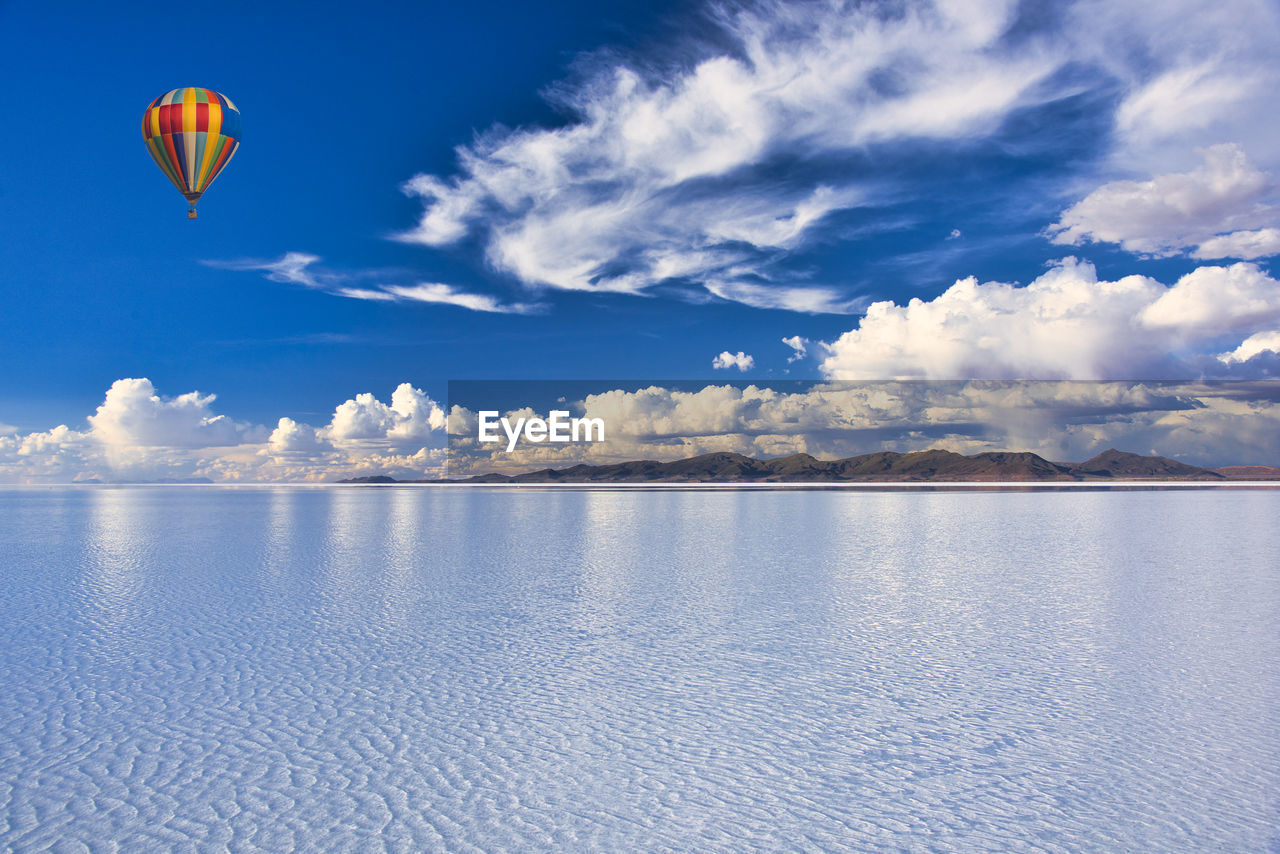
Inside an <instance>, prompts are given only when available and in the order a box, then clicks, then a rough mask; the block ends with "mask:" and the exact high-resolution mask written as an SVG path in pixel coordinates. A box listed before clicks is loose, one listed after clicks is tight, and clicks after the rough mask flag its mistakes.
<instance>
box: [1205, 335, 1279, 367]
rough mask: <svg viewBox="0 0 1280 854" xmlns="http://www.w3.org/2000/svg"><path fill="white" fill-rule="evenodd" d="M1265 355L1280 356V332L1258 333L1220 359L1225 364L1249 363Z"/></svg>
mask: <svg viewBox="0 0 1280 854" xmlns="http://www.w3.org/2000/svg"><path fill="white" fill-rule="evenodd" d="M1265 353H1270V354H1272V355H1280V330H1275V329H1273V330H1270V331H1268V332H1258V333H1256V334H1254V335H1250V336H1249V337H1248V338H1246V339H1244V340H1243V341H1241V342H1240V346H1239V347H1237V348H1236V349H1234V350H1232V351H1231V352H1230V353H1223V354H1222V355H1221V356H1219V357H1218V358H1219V359H1221V360H1222V361H1224V362H1228V363H1230V362H1248V361H1250V360H1252V359H1254V358H1256V357H1258V356H1261V355H1263V354H1265Z"/></svg>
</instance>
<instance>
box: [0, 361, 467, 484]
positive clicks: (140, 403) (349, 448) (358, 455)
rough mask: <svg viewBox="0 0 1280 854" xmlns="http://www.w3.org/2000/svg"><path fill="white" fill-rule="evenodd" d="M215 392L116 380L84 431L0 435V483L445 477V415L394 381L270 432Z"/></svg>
mask: <svg viewBox="0 0 1280 854" xmlns="http://www.w3.org/2000/svg"><path fill="white" fill-rule="evenodd" d="M213 402H214V396H213V395H202V394H200V393H198V392H190V393H188V394H183V395H178V396H177V397H173V398H167V397H163V396H161V395H159V394H157V393H156V391H155V389H154V387H153V386H152V384H151V382H150V381H149V380H147V379H122V380H117V381H116V382H115V383H113V384H112V386H111V388H110V389H108V391H107V394H106V397H105V399H104V401H103V403H102V404H101V405H100V406H99V407H98V408H97V411H96V412H95V413H94V414H93V415H90V416H89V417H88V418H87V419H86V427H85V429H83V430H75V429H72V428H70V427H68V426H66V425H59V426H58V427H55V428H53V429H52V430H46V431H41V432H35V433H29V434H26V435H14V436H3V435H0V481H10V482H12V481H17V482H40V481H50V480H52V481H58V482H67V481H72V480H77V479H78V480H85V479H88V478H98V479H101V480H104V481H121V480H126V481H127V480H155V479H163V478H186V477H205V478H209V479H211V480H215V481H308V480H310V481H331V480H335V479H338V478H341V477H347V476H356V475H361V474H391V475H393V476H397V477H407V478H421V477H429V476H430V477H436V476H440V475H442V474H443V470H444V469H443V466H444V455H445V454H444V448H443V443H444V425H445V414H444V411H443V410H442V409H441V408H440V406H439V405H438V404H436V403H435V401H433V400H431V398H430V397H428V396H427V395H426V394H424V393H423V392H422V391H421V390H420V389H417V388H414V387H413V386H412V385H411V384H409V383H402V384H401V385H400V386H399V387H397V388H396V390H395V391H394V392H393V393H392V395H391V401H390V403H389V404H387V403H383V402H382V401H380V400H378V399H377V398H376V397H375V396H373V395H372V394H359V395H356V396H355V397H354V398H351V399H350V400H347V401H345V402H344V403H341V404H339V405H338V406H337V407H336V408H335V410H334V414H333V417H332V418H331V419H330V420H329V423H328V424H326V425H324V426H322V427H319V428H317V427H313V426H311V425H308V424H303V423H300V422H298V421H295V420H294V419H292V418H289V417H283V418H280V419H279V420H278V422H277V424H276V427H275V428H274V429H268V428H267V427H264V426H261V425H253V424H245V423H241V422H237V421H233V420H232V419H229V418H228V417H227V416H225V415H220V414H218V413H216V412H214V411H213V409H212V404H213Z"/></svg>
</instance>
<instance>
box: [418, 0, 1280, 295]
mask: <svg viewBox="0 0 1280 854" xmlns="http://www.w3.org/2000/svg"><path fill="white" fill-rule="evenodd" d="M711 17H712V19H713V21H714V23H715V25H716V28H717V34H716V40H715V43H716V44H717V45H718V47H716V48H708V47H707V46H706V44H705V43H704V44H701V45H695V44H692V43H691V42H689V43H685V44H682V45H679V46H678V47H676V48H673V51H674V52H676V53H678V54H680V55H681V56H682V58H683V61H679V62H674V63H665V64H663V63H656V62H646V61H644V60H641V59H639V58H633V59H629V60H619V59H618V58H617V55H616V54H609V55H602V56H601V57H597V58H596V59H595V60H594V62H588V63H586V65H587V67H588V69H589V70H588V71H587V72H586V73H585V74H584V75H583V79H582V80H581V81H579V82H576V83H568V84H563V85H560V86H558V87H554V88H553V90H552V91H551V97H552V98H553V100H554V101H555V102H556V103H557V105H558V106H560V107H562V108H563V109H564V110H565V111H566V113H567V114H568V116H569V118H568V120H567V121H566V122H565V124H563V125H562V126H560V127H551V128H536V127H535V128H520V129H515V130H510V129H505V128H501V127H495V128H493V129H491V130H490V131H488V132H486V133H484V134H482V135H481V136H480V138H479V139H478V140H477V141H475V142H473V143H471V144H468V145H464V146H461V147H459V149H458V169H457V171H456V172H455V173H454V174H452V175H429V174H420V175H417V176H415V177H414V178H412V179H411V180H410V181H408V182H407V183H406V184H405V187H404V189H405V191H406V192H407V193H408V194H410V195H413V196H416V197H418V198H420V199H421V200H422V202H423V211H422V215H421V217H420V219H419V221H418V223H417V225H416V226H415V227H414V228H412V229H409V230H408V231H406V232H405V233H403V234H402V235H400V238H401V239H403V240H406V241H409V242H416V243H421V244H425V245H428V246H437V247H438V246H449V245H453V244H456V243H459V242H460V241H462V240H463V239H464V238H468V237H469V238H474V239H475V240H477V241H478V243H479V244H480V245H481V246H482V247H483V251H484V254H485V258H486V260H487V261H488V263H489V264H490V265H491V266H492V267H493V268H495V269H496V270H498V271H500V272H503V273H506V274H509V275H511V276H513V277H514V278H515V279H517V280H518V281H520V282H522V283H524V284H526V285H529V286H531V287H545V288H554V289H562V290H573V291H594V292H625V293H639V292H643V291H646V290H648V289H650V288H653V287H655V286H656V285H659V284H661V283H664V282H671V281H677V282H681V283H684V284H687V285H692V286H694V287H699V288H705V289H707V290H708V291H710V292H711V293H712V294H714V295H715V296H717V297H719V298H721V299H728V300H733V301H737V302H742V303H744V304H747V305H751V306H755V307H760V308H780V309H786V310H797V311H806V312H812V313H820V312H821V313H825V312H851V311H858V310H860V309H861V308H862V307H863V305H862V304H859V303H857V302H855V301H854V300H853V299H851V297H850V295H849V293H848V291H849V290H850V287H849V286H842V285H828V286H826V287H825V288H822V289H815V288H813V287H812V286H811V285H808V284H807V283H806V282H805V281H803V277H801V278H800V280H799V281H797V276H796V275H795V274H794V273H793V272H791V269H792V265H793V262H794V260H795V258H796V257H797V256H798V255H802V254H803V252H804V251H805V250H806V249H808V248H810V247H812V246H813V245H814V244H815V243H817V242H820V241H822V240H825V239H829V238H831V235H832V233H833V230H834V223H835V222H836V220H837V219H838V217H837V215H838V214H840V213H841V212H843V211H851V210H853V209H866V210H868V211H870V210H876V209H877V208H879V207H880V206H883V205H886V204H887V203H888V201H889V200H890V199H892V200H893V201H895V202H903V201H909V200H915V201H918V202H922V203H924V202H927V200H928V199H929V198H931V196H932V195H933V194H935V193H936V192H937V191H938V189H939V185H938V183H937V182H928V183H926V182H923V181H919V180H916V179H915V178H913V177H911V170H910V169H908V168H905V167H904V165H903V164H902V163H901V162H899V161H897V160H895V158H898V157H901V152H902V151H904V150H909V151H911V152H913V153H914V154H915V155H917V156H920V157H924V158H926V159H928V158H930V157H934V158H937V157H942V156H943V155H945V156H946V157H947V158H948V159H949V161H950V162H952V163H954V162H956V161H957V158H962V157H963V156H964V155H963V154H962V153H960V149H959V148H958V146H959V147H961V148H962V147H963V146H964V145H965V144H969V143H972V142H974V141H977V140H984V139H995V138H997V137H999V135H1000V134H1002V133H1004V132H1006V130H1007V126H1008V124H1009V123H1010V122H1011V121H1013V120H1014V119H1015V118H1016V117H1018V116H1019V115H1023V116H1025V114H1026V112H1027V111H1028V110H1034V109H1038V108H1042V107H1046V106H1047V105H1052V104H1054V103H1057V102H1066V101H1069V100H1071V99H1075V98H1081V97H1089V98H1092V99H1093V101H1092V103H1093V105H1094V106H1093V108H1094V110H1095V111H1096V112H1098V113H1099V115H1098V121H1097V123H1096V124H1095V125H1094V126H1093V127H1091V128H1090V129H1089V130H1088V134H1087V135H1092V136H1097V135H1098V134H1099V132H1101V133H1102V134H1103V137H1102V141H1101V142H1100V143H1099V146H1098V148H1099V150H1100V151H1101V152H1102V153H1103V154H1104V155H1107V152H1108V149H1109V150H1110V154H1109V156H1104V157H1103V161H1102V163H1100V164H1097V170H1096V171H1097V172H1098V174H1099V175H1103V174H1106V173H1107V172H1108V170H1111V171H1113V172H1114V170H1115V169H1116V168H1121V169H1124V168H1128V169H1132V168H1134V165H1135V163H1146V164H1147V165H1148V166H1152V165H1157V164H1164V163H1167V162H1173V161H1177V160H1178V158H1185V156H1186V155H1187V153H1188V152H1189V151H1190V150H1191V148H1192V147H1194V146H1196V145H1200V146H1208V145H1215V144H1224V143H1237V144H1243V145H1244V146H1245V147H1246V148H1248V149H1250V150H1256V149H1257V148H1258V147H1259V146H1260V145H1261V144H1262V141H1263V140H1270V139H1273V138H1274V134H1271V133H1269V131H1271V130H1273V129H1277V128H1278V127H1280V122H1278V121H1277V120H1276V119H1275V118H1274V114H1275V113H1276V112H1277V111H1276V110H1274V109H1271V108H1272V107H1274V106H1275V91H1276V89H1277V86H1276V85H1273V84H1276V83H1277V82H1278V81H1280V77H1278V75H1277V71H1276V66H1275V64H1274V62H1272V60H1271V58H1272V57H1273V56H1274V52H1275V48H1276V46H1277V34H1280V24H1278V23H1277V15H1276V11H1275V9H1274V8H1273V6H1272V4H1269V3H1268V2H1266V0H1224V2H1222V3H1220V4H1216V5H1215V7H1214V8H1213V9H1212V10H1206V9H1205V8H1204V7H1203V4H1202V3H1191V2H1184V0H1174V2H1170V3H1166V4H1158V5H1155V6H1152V5H1150V4H1139V3H1132V2H1114V1H1113V0H1107V2H1102V0H1077V2H1068V3H1062V4H1052V5H1046V4H1037V3H1028V2H1014V0H1008V2H982V3H974V2H967V1H966V0H937V2H931V0H908V2H906V3H897V4H877V3H854V2H842V0H828V2H819V3H811V4H788V3H780V2H755V3H744V4H736V5H733V6H727V7H726V6H718V7H713V11H712V12H711ZM1188 20H1195V22H1196V25H1195V26H1194V27H1188V26H1186V21H1188ZM1023 124H1024V125H1025V126H1035V125H1037V124H1038V125H1039V126H1040V128H1041V130H1040V131H1039V133H1040V136H1041V137H1043V138H1044V139H1045V140H1048V139H1049V138H1050V137H1055V138H1056V137H1057V136H1060V135H1061V134H1062V133H1075V132H1076V130H1072V129H1069V128H1063V127H1061V126H1060V125H1058V124H1056V123H1054V122H1051V121H1041V122H1036V123H1029V122H1026V121H1024V122H1023ZM1077 130H1078V129H1077ZM1028 133H1032V134H1033V135H1034V132H1028ZM1081 133H1083V132H1081ZM1006 151H1007V152H1008V153H1009V154H1011V155H1013V156H1015V157H1016V156H1017V151H1018V148H1017V147H1009V148H1007V149H1006ZM884 164H893V165H894V167H895V168H890V169H883V170H882V169H881V168H880V167H881V166H882V165H884ZM1091 168H1092V167H1090V166H1089V165H1088V164H1084V165H1083V167H1078V169H1077V171H1078V172H1079V173H1080V174H1078V175H1077V176H1076V179H1078V180H1080V181H1082V182H1084V181H1088V180H1089V178H1088V176H1087V173H1088V172H1089V171H1090V169H1091ZM1095 185H1096V184H1095ZM1122 190H1124V188H1122V187H1111V188H1110V189H1109V190H1108V192H1109V193H1111V194H1112V195H1114V194H1115V193H1118V192H1121V191H1122ZM1242 191H1243V192H1245V193H1246V194H1247V192H1248V190H1247V188H1244V189H1243V190H1242ZM1104 195H1105V194H1104ZM1086 201H1087V200H1086ZM1131 201H1133V204H1135V205H1136V204H1138V202H1137V201H1136V200H1131ZM1082 204H1083V205H1084V207H1083V208H1079V209H1077V210H1075V214H1079V215H1080V216H1079V220H1080V221H1078V222H1077V221H1074V220H1072V219H1071V217H1066V218H1064V222H1063V224H1062V226H1061V229H1060V232H1061V233H1062V234H1063V235H1065V239H1067V240H1076V239H1100V240H1101V239H1108V238H1105V237H1102V236H1101V235H1102V234H1104V233H1111V232H1113V231H1115V228H1113V227H1112V226H1113V224H1109V223H1107V222H1098V223H1093V222H1092V220H1093V219H1099V218H1100V217H1102V214H1101V213H1097V212H1095V214H1094V215H1093V216H1092V217H1089V216H1085V215H1086V214H1088V213H1089V208H1090V207H1091V206H1092V205H1091V204H1085V203H1083V202H1082ZM1235 213H1237V214H1238V213H1239V212H1235ZM1223 217H1225V219H1227V220H1231V221H1233V222H1244V221H1246V220H1248V219H1249V217H1247V216H1242V215H1241V216H1234V219H1233V218H1232V217H1233V215H1232V214H1231V213H1229V212H1225V211H1223V212H1222V217H1220V218H1223ZM883 219H884V220H885V221H887V220H888V218H887V217H886V218H883ZM1255 219H1256V218H1255ZM1091 225H1096V227H1091ZM1230 227H1231V228H1234V229H1236V230H1237V231H1239V229H1242V228H1246V226H1242V225H1230ZM1247 227H1248V228H1254V229H1256V228H1259V227H1260V226H1258V225H1253V226H1247ZM1122 230H1123V229H1122ZM1222 232H1223V229H1222V228H1219V230H1218V231H1213V232H1204V233H1197V235H1196V236H1198V237H1200V238H1201V239H1200V240H1199V241H1198V245H1200V246H1201V247H1202V248H1201V250H1200V251H1201V253H1202V254H1201V257H1210V255H1208V254H1205V253H1211V252H1222V253H1223V254H1222V255H1218V256H1213V257H1261V255H1258V254H1245V253H1246V252H1248V253H1258V252H1262V251H1265V250H1266V247H1267V246H1269V245H1270V243H1271V235H1270V233H1269V232H1264V233H1261V234H1255V235H1254V236H1253V237H1252V238H1250V239H1246V235H1244V234H1243V233H1240V234H1236V235H1235V236H1234V237H1233V238H1232V240H1230V241H1228V242H1224V240H1225V235H1224V234H1223V233H1222ZM874 233H875V230H874V228H872V229H871V230H870V231H868V232H866V233H864V234H863V235H862V238H863V239H866V238H868V237H870V236H872V235H874ZM961 233H962V230H961V229H959V228H957V229H954V230H952V231H951V232H950V235H951V236H952V237H953V238H954V237H957V236H959V235H960V234H961ZM1117 233H1118V232H1117ZM1159 237H1160V235H1153V236H1146V235H1141V234H1139V235H1137V236H1135V237H1133V238H1129V237H1127V235H1125V236H1123V237H1122V239H1129V240H1130V241H1131V242H1133V243H1134V245H1147V244H1151V245H1154V246H1156V247H1164V246H1166V245H1168V243H1167V241H1164V240H1161V239H1157V238H1159ZM1183 237H1184V238H1185V237H1186V235H1183ZM1217 238H1223V239H1217ZM1215 240H1216V242H1215ZM1146 251H1162V250H1161V249H1160V248H1157V249H1155V250H1146ZM770 292H778V294H777V295H775V296H771V295H770ZM685 293H687V291H685Z"/></svg>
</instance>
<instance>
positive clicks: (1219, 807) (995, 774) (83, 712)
mask: <svg viewBox="0 0 1280 854" xmlns="http://www.w3.org/2000/svg"><path fill="white" fill-rule="evenodd" d="M1277 519H1280V491H1179V492H1169V491H1150V492H1146V491H1144V492H1052V491H1051V492H981V493H977V492H955V493H916V492H892V493H878V492H800V493H783V492H693V491H686V492H644V493H640V492H607V491H606V492H592V491H586V492H584V491H555V490H538V491H528V492H524V491H503V490H484V489H472V490H448V489H356V488H351V489H327V490H314V489H291V488H280V489H270V490H238V491H237V490H221V489H187V488H181V487H174V488H168V487H163V488H156V487H152V488H118V489H117V488H64V489H11V490H3V491H0V571H2V572H3V580H4V595H3V597H0V849H3V850H15V851H43V850H55V851H127V852H145V851H222V850H228V849H229V850H233V851H271V852H283V851H290V850H298V851H326V852H340V851H358V852H374V851H383V850H385V851H406V852H416V851H432V850H442V851H451V852H452V851H464V852H465V851H504V850H507V851H527V850H538V849H555V850H568V851H574V850H579V851H632V850H697V851H732V852H740V851H745V850H754V849H766V850H789V851H790V850H833V849H845V850H847V849H854V850H876V851H881V850H907V851H934V850H939V851H941V850H946V851H950V850H958V851H997V850H998V851H1083V850H1090V851H1266V850H1278V849H1280V831H1277V827H1280V532H1278V531H1277V526H1276V520H1277Z"/></svg>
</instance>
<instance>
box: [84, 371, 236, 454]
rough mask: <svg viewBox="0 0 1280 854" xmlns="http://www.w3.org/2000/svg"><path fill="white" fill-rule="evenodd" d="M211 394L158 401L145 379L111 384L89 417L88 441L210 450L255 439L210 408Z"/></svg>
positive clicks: (124, 380) (125, 447) (118, 444)
mask: <svg viewBox="0 0 1280 854" xmlns="http://www.w3.org/2000/svg"><path fill="white" fill-rule="evenodd" d="M215 399H216V396H215V395H212V394H208V395H202V394H200V393H199V392H196V391H193V392H189V393H188V394H182V395H179V396H177V397H174V398H162V397H160V396H159V395H157V394H156V391H155V387H154V386H152V385H151V381H150V380H148V379H145V378H143V379H123V380H116V381H115V382H114V383H112V384H111V388H109V389H108V390H107V396H106V399H105V400H104V401H103V402H102V405H101V406H99V407H98V411H97V412H96V413H95V414H93V415H90V416H89V424H90V427H91V431H90V432H91V433H92V435H93V437H94V438H95V439H96V440H97V441H99V442H101V443H102V444H104V445H107V446H109V447H112V448H123V449H130V450H134V449H139V448H148V447H167V448H209V447H214V446H217V445H234V444H238V443H240V442H241V441H245V440H246V439H251V438H257V435H258V433H260V431H259V430H256V429H255V428H253V427H250V426H249V425H245V424H240V423H237V422H235V421H232V420H231V419H229V418H227V417H226V416H225V415H217V414H215V413H214V412H213V411H212V410H211V409H210V406H209V405H210V404H211V403H213V401H214V400H215Z"/></svg>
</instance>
